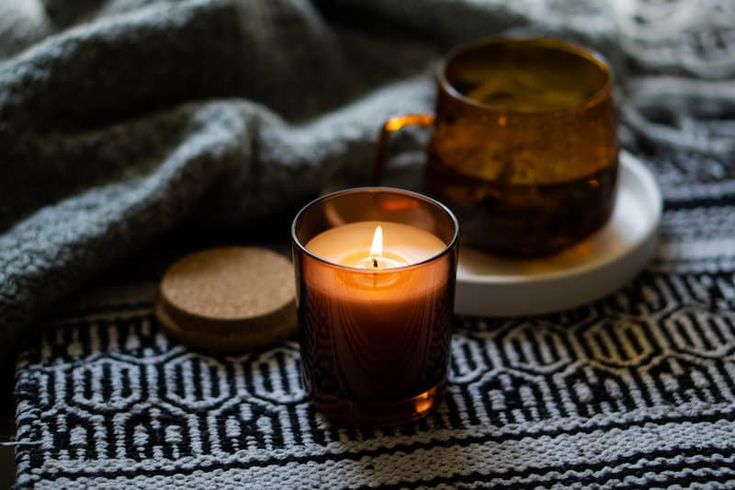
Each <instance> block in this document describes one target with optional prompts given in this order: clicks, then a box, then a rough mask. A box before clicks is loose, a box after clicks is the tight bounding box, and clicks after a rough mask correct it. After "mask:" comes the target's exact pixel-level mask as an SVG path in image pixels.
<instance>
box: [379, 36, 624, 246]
mask: <svg viewBox="0 0 735 490" xmlns="http://www.w3.org/2000/svg"><path fill="white" fill-rule="evenodd" d="M437 84H438V98H437V103H436V115H435V116H434V115H430V114H409V115H403V116H397V117H393V118H391V119H389V120H388V121H387V122H386V123H385V125H384V126H383V129H382V132H381V137H380V140H379V142H378V152H377V158H376V161H375V167H374V171H373V180H374V182H378V181H380V178H381V175H382V173H383V167H384V161H385V156H386V153H387V147H388V143H389V139H390V136H391V134H392V133H394V132H396V131H398V130H400V129H401V128H403V127H405V126H408V125H420V126H430V127H433V134H432V137H431V140H430V143H429V147H428V164H427V169H426V172H425V181H424V189H425V191H426V192H427V193H428V194H430V195H432V196H433V197H435V198H436V199H438V200H440V201H442V202H444V203H445V204H447V205H448V206H449V207H450V208H451V209H452V210H453V211H454V212H455V213H456V214H457V215H458V217H459V219H460V222H461V224H462V229H463V238H462V241H463V243H464V244H465V245H469V246H473V247H477V248H480V249H483V250H485V251H488V252H491V253H495V254H500V255H506V256H517V257H533V256H544V255H549V254H553V253H554V252H557V251H559V250H561V249H563V248H566V247H568V246H570V245H572V244H574V243H576V242H578V241H580V240H582V239H583V238H585V237H587V236H589V235H591V234H592V233H594V232H595V231H596V230H598V229H599V228H601V227H602V226H603V225H604V224H605V223H606V222H607V220H608V218H609V217H610V215H611V213H612V209H613V205H614V201H615V183H616V175H617V166H618V163H617V162H618V159H617V155H618V146H617V138H616V117H615V110H614V105H613V100H612V75H611V71H610V68H609V67H608V65H607V64H606V63H605V62H604V61H603V60H602V59H601V58H600V57H599V56H597V55H595V54H593V53H591V52H589V51H587V50H585V49H583V48H581V47H578V46H576V45H573V44H569V43H566V42H563V41H558V40H552V39H506V38H493V39H487V40H483V41H480V42H478V43H475V44H471V45H468V46H464V47H460V48H459V49H457V50H455V51H453V52H452V53H450V54H449V55H448V57H447V58H446V60H445V62H444V63H443V65H442V66H441V68H440V70H439V73H438V76H437Z"/></svg>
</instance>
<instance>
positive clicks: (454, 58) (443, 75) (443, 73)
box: [436, 36, 613, 116]
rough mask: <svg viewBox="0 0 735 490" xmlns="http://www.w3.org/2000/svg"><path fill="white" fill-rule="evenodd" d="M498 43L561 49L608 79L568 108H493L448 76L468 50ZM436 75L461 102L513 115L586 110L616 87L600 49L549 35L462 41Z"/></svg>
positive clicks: (441, 83) (606, 96) (449, 92)
mask: <svg viewBox="0 0 735 490" xmlns="http://www.w3.org/2000/svg"><path fill="white" fill-rule="evenodd" d="M495 45H498V46H502V45H505V46H508V45H515V46H523V45H528V46H529V47H531V48H533V47H537V48H542V49H548V50H550V51H560V52H564V53H566V54H571V55H574V56H577V57H579V58H580V59H581V60H585V61H587V62H589V63H590V64H591V65H592V66H594V67H595V68H597V69H599V71H600V72H601V73H602V74H603V75H604V77H605V81H604V82H603V83H602V84H600V86H599V87H598V88H597V89H596V90H595V91H594V92H593V93H591V94H590V95H589V96H587V97H586V98H585V99H584V100H583V101H581V102H580V103H579V104H576V105H573V106H569V107H554V108H539V109H533V110H525V109H517V108H505V107H503V108H500V107H494V106H493V105H491V104H485V103H482V102H479V101H477V100H475V99H473V98H471V97H468V96H466V95H464V94H462V93H461V92H460V91H459V90H457V89H456V88H455V87H454V85H452V83H451V82H450V81H449V79H450V77H449V76H448V75H447V71H448V70H449V69H450V67H451V66H452V64H453V63H461V59H460V58H461V56H463V55H467V54H468V53H470V52H472V51H475V50H479V49H482V48H487V47H491V46H495ZM436 76H437V79H438V81H439V85H440V87H441V88H442V90H444V92H445V93H446V94H447V95H448V96H450V97H451V98H452V99H455V100H457V101H458V102H460V103H462V104H464V105H466V106H469V107H472V108H475V109H481V110H483V111H496V112H497V113H498V114H507V115H514V116H538V115H550V114H569V113H574V112H581V111H585V110H587V109H589V108H590V107H592V106H594V105H596V104H599V103H601V102H603V101H605V100H607V99H608V98H609V97H611V96H612V90H613V73H612V68H611V66H610V64H609V63H608V62H607V60H606V59H605V57H604V56H603V55H601V54H600V53H599V52H598V51H595V50H592V49H589V48H587V47H584V46H581V45H579V44H576V43H573V42H569V41H563V40H561V39H553V38H546V37H525V36H489V37H484V38H482V39H479V40H477V41H474V42H472V43H469V44H463V45H461V46H458V47H456V48H454V49H452V50H450V51H449V53H448V54H447V56H445V57H444V58H443V60H442V62H441V64H440V66H439V68H438V71H437V75H436Z"/></svg>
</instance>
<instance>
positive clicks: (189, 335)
mask: <svg viewBox="0 0 735 490" xmlns="http://www.w3.org/2000/svg"><path fill="white" fill-rule="evenodd" d="M155 313H156V316H157V317H158V320H159V322H160V324H161V327H162V328H163V330H164V331H166V332H167V333H168V334H169V335H171V336H172V337H174V338H175V339H177V340H178V341H180V342H181V343H183V344H187V345H190V346H192V347H199V348H202V349H207V350H215V351H224V352H236V351H246V350H252V349H257V348H260V347H264V346H266V345H270V344H273V343H275V342H277V341H279V340H282V339H283V338H285V337H287V336H289V335H290V334H292V333H293V332H294V330H295V328H296V305H295V287H294V277H293V267H292V266H291V262H290V261H289V260H288V259H286V258H285V257H283V256H281V255H279V254H277V253H275V252H272V251H270V250H267V249H264V248H257V247H222V248H214V249H210V250H205V251H202V252H198V253H194V254H191V255H187V256H185V257H184V258H182V259H181V260H179V261H178V262H176V263H174V264H173V265H172V266H171V267H169V268H168V270H167V271H166V273H165V274H164V276H163V279H162V280H161V285H160V288H159V294H158V298H157V300H156V305H155Z"/></svg>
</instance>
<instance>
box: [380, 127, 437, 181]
mask: <svg viewBox="0 0 735 490" xmlns="http://www.w3.org/2000/svg"><path fill="white" fill-rule="evenodd" d="M432 124H434V115H433V114H404V115H402V116H393V117H391V118H389V119H388V120H387V121H385V124H383V128H382V129H381V130H380V138H378V148H377V151H376V152H375V162H373V175H372V178H371V179H370V181H371V185H380V181H381V180H382V178H383V169H384V168H385V159H386V157H387V156H388V145H389V143H390V137H391V136H392V135H393V133H396V132H398V131H400V130H401V129H403V128H405V127H406V126H422V127H428V126H431V125H432Z"/></svg>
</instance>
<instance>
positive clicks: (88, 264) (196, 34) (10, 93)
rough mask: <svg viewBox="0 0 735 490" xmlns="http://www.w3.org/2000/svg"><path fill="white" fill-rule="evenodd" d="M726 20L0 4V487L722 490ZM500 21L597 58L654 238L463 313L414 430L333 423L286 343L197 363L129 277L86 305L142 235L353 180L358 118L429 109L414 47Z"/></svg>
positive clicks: (734, 255) (470, 35)
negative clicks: (642, 176)
mask: <svg viewBox="0 0 735 490" xmlns="http://www.w3.org/2000/svg"><path fill="white" fill-rule="evenodd" d="M734 25H735V7H734V6H733V5H732V3H731V2H729V1H728V0H721V1H717V0H700V1H684V0H679V1H674V2H657V1H642V0H639V1H634V0H631V1H627V2H613V1H610V2H605V1H603V0H580V1H574V2H559V1H537V0H521V1H514V2H506V1H503V0H487V1H483V2H480V1H475V0H457V1H453V2H446V1H444V0H423V1H419V0H411V1H401V2H396V1H392V0H385V1H383V0H371V1H362V0H343V1H336V0H321V1H318V2H314V3H309V2H307V1H305V0H277V1H269V2H246V1H238V0H209V1H208V0H182V1H164V0H158V1H155V0H85V1H80V2H63V1H55V0H44V1H41V0H14V1H13V0H11V1H5V2H2V4H0V56H2V57H3V58H2V61H0V164H1V165H2V178H0V199H1V201H0V231H1V233H2V234H0V358H2V359H5V360H8V359H11V358H12V357H13V356H14V354H15V352H16V351H17V346H18V345H19V342H20V341H23V342H26V343H27V344H28V345H29V347H28V349H27V350H26V352H25V354H23V356H22V358H21V362H20V364H19V366H18V379H17V393H16V395H17V401H18V418H17V421H18V439H19V446H18V462H19V466H18V477H19V480H18V483H19V485H20V486H21V487H23V486H37V487H39V488H43V487H49V488H66V487H75V486H76V487H81V488H83V487H105V486H108V487H118V488H119V487H125V486H128V487H130V488H140V487H146V486H148V487H157V488H158V487H163V486H166V485H168V486H169V487H195V488H212V487H248V486H250V487H256V488H266V487H275V488H289V487H361V486H375V485H389V486H391V485H392V486H396V487H404V486H409V487H411V486H424V487H447V488H448V487H463V486H466V487H478V486H487V485H494V486H509V487H513V488H522V487H525V486H531V487H536V486H549V487H551V486H555V485H556V486H558V487H568V486H574V485H578V486H594V485H602V486H606V487H612V486H618V485H623V486H632V487H641V486H661V487H663V486H670V485H681V486H690V485H691V486H696V485H715V484H716V483H717V482H719V483H720V484H721V485H722V486H733V485H735V475H734V474H733V473H735V471H734V470H733V468H735V465H733V462H734V461H733V460H734V458H735V430H734V429H735V404H733V399H734V398H735V393H734V390H735V358H734V357H733V356H734V355H735V288H734V287H733V279H734V274H733V272H734V271H735V213H733V203H735V167H733V157H734V156H735V83H733V78H735V30H733V26H734ZM500 33H511V34H524V33H525V34H541V35H554V36H557V37H562V38H566V39H571V40H576V41H578V42H582V43H584V44H586V45H588V46H591V47H593V48H595V49H597V50H599V51H601V52H602V53H603V54H605V55H606V57H607V58H608V60H609V61H610V62H611V63H612V64H613V66H614V67H615V70H616V74H617V82H618V85H617V93H618V103H619V104H618V105H619V114H620V119H621V131H620V136H621V141H622V144H623V146H624V148H625V149H626V151H629V152H631V153H632V154H634V155H635V156H636V157H638V158H640V159H643V160H645V161H646V162H648V164H649V165H650V166H651V168H652V169H653V170H654V171H655V173H656V174H657V176H658V178H659V181H660V183H661V185H662V188H663V192H664V196H665V200H666V202H665V213H664V222H663V228H662V237H661V244H660V247H659V249H658V252H657V255H656V258H655V260H654V262H653V263H652V264H651V266H650V267H649V268H648V269H647V270H646V271H645V272H644V273H643V274H642V275H641V276H640V277H639V278H638V279H637V280H636V281H634V282H633V283H632V284H630V285H629V286H628V287H627V288H625V289H623V290H621V291H620V292H618V293H617V294H614V295H612V296H610V297H608V298H606V299H604V300H601V301H600V302H597V303H595V304H592V305H589V306H586V307H583V308H580V309H578V310H574V311H569V312H565V313H563V314H559V315H554V316H548V317H541V318H534V319H523V318H518V319H509V320H493V321H487V320H483V319H462V321H461V327H460V328H459V329H458V331H457V334H456V335H455V339H454V343H453V363H452V369H451V370H452V375H451V376H452V384H451V388H450V392H449V395H448V397H447V399H446V402H445V403H444V404H443V405H442V407H441V408H440V410H439V411H438V412H436V414H434V415H433V416H431V417H430V418H428V419H426V420H424V421H422V422H419V423H416V424H411V425H407V426H404V427H399V428H395V429H390V430H374V431H353V430H342V429H338V428H334V427H331V426H330V425H329V424H327V423H326V422H325V421H324V420H322V419H321V418H320V417H319V415H318V414H315V413H314V412H313V411H311V410H310V409H309V408H308V405H307V404H306V402H305V400H304V396H303V391H302V387H301V385H300V381H299V377H298V362H299V361H298V352H297V348H296V344H295V343H294V342H286V343H284V344H283V345H280V346H278V347H276V348H274V349H271V350H268V351H264V352H258V353H254V354H250V355H243V356H239V357H232V358H214V357H209V356H206V355H203V354H199V353H194V352H191V351H189V350H186V349H185V348H183V347H181V346H179V345H177V344H174V343H172V342H170V341H169V340H168V339H167V338H166V337H165V336H164V335H162V334H161V333H160V332H159V331H158V329H157V325H156V322H155V320H154V319H153V317H152V316H151V310H150V301H151V298H152V296H151V292H150V290H140V288H138V287H134V288H133V289H132V291H125V292H123V291H120V290H118V289H115V290H112V291H111V292H109V294H107V293H105V294H98V293H100V291H98V290H99V289H100V288H99V287H96V288H95V291H89V290H83V286H84V284H85V283H87V282H88V281H89V280H92V279H93V278H95V277H96V276H98V275H99V274H100V273H101V272H102V271H105V270H107V269H108V268H109V267H112V266H114V265H115V264H119V263H120V262H121V261H123V263H124V262H125V260H126V258H127V257H129V256H130V255H131V254H133V253H134V252H137V251H139V250H141V249H144V248H146V247H147V246H149V245H151V244H154V243H157V244H158V246H162V247H164V248H165V247H166V244H165V243H162V241H161V239H162V237H164V236H169V232H173V231H176V233H177V236H179V237H180V236H186V237H189V238H191V237H201V236H218V235H219V234H222V233H225V234H228V236H229V237H230V238H232V236H237V241H239V242H247V241H250V240H252V239H254V236H253V235H252V234H251V232H250V231H247V230H253V229H262V228H263V227H264V226H266V225H272V224H278V223H277V220H276V218H274V217H276V216H290V215H291V212H292V210H293V209H294V208H296V207H298V206H299V205H301V204H303V202H304V201H305V200H306V199H307V198H309V197H311V196H313V195H315V194H316V193H317V192H319V191H320V190H321V189H324V188H326V187H329V186H333V185H335V184H334V183H335V182H338V183H339V184H340V185H342V184H355V183H364V182H365V178H366V176H367V169H368V168H369V164H370V160H371V157H372V154H373V141H374V139H375V136H376V132H377V131H376V128H377V127H378V126H379V124H380V122H381V121H382V120H383V119H384V118H385V117H386V116H388V115H390V114H394V113H401V112H406V111H423V110H429V109H430V108H431V106H432V99H433V90H434V89H433V87H432V81H431V70H430V68H429V67H430V66H431V63H432V62H433V61H435V60H436V59H437V56H438V54H439V53H440V52H443V51H444V50H446V49H447V48H449V47H450V46H452V45H455V44H457V43H459V42H462V41H467V40H471V39H475V38H477V37H479V36H483V35H493V34H500ZM409 136H410V135H409ZM398 143H399V145H397V146H398V148H397V150H399V151H400V150H401V148H403V149H407V147H411V148H412V149H414V150H415V149H416V146H415V145H414V141H413V139H412V138H411V137H409V138H405V139H403V140H399V141H398ZM281 224H283V223H281ZM241 230H242V231H241ZM283 238H284V240H285V238H286V237H283ZM148 279H149V280H154V279H155V278H154V277H149V278H148ZM66 304H75V305H76V306H71V307H67V308H64V311H60V310H58V306H59V305H66ZM52 308H57V309H52ZM37 324H41V325H43V326H45V327H46V328H45V330H44V332H45V333H44V334H43V336H42V337H40V338H39V337H38V336H35V334H34V335H31V332H32V330H31V328H30V327H31V326H33V325H37Z"/></svg>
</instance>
